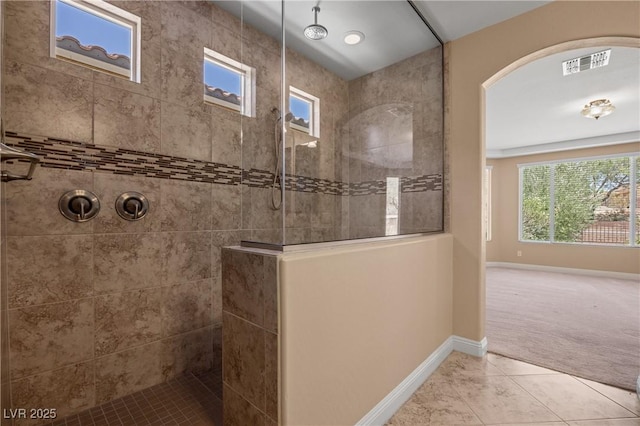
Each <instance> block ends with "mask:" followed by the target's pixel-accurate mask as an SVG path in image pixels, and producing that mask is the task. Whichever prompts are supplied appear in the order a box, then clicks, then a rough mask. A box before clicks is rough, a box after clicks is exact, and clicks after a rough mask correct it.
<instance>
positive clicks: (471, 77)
mask: <svg viewBox="0 0 640 426" xmlns="http://www.w3.org/2000/svg"><path fill="white" fill-rule="evenodd" d="M613 36H626V37H636V38H638V37H640V3H639V2H635V1H629V2H613V1H588V2H586V1H585V2H581V1H556V2H553V3H550V4H548V5H545V6H543V7H540V8H538V9H535V10H533V11H531V12H529V13H526V14H523V15H520V16H517V17H515V18H513V19H510V20H508V21H505V22H502V23H500V24H497V25H494V26H492V27H489V28H486V29H484V30H481V31H478V32H475V33H473V34H470V35H468V36H466V37H463V38H460V39H458V40H455V41H453V42H451V43H448V45H447V48H446V51H447V58H448V70H449V76H448V77H449V78H448V84H449V87H448V88H447V90H448V93H449V99H448V107H447V108H448V115H447V119H446V125H447V132H446V135H447V136H448V138H447V144H448V146H447V150H448V154H449V167H450V168H449V170H450V176H449V182H450V200H449V203H450V214H451V219H450V231H451V233H452V234H453V237H454V239H453V256H454V275H453V291H454V293H453V296H454V299H453V300H454V303H453V311H454V315H453V316H454V318H453V332H454V334H456V335H458V336H464V337H467V338H470V339H473V340H480V339H482V338H483V337H484V325H485V312H484V306H485V303H484V298H485V280H484V265H485V244H484V238H483V235H484V234H483V229H482V228H483V224H482V215H481V211H482V204H481V200H482V173H483V170H484V165H485V149H484V142H483V131H484V129H483V125H484V124H483V123H484V113H483V105H484V100H483V88H482V85H483V83H485V82H486V81H487V80H488V79H490V78H491V77H492V76H494V75H495V74H497V73H499V72H500V71H501V70H503V69H504V68H505V67H508V66H509V65H510V64H512V63H513V62H515V61H518V60H520V59H522V58H524V57H526V56H528V55H532V54H534V53H535V52H538V51H540V50H542V49H547V48H550V47H552V46H555V45H558V44H561V43H567V42H570V41H575V40H581V39H588V38H594V37H613ZM580 46H581V45H580V44H579V43H574V44H572V43H567V44H566V45H565V46H564V47H563V48H559V49H558V50H555V51H554V50H553V49H550V50H549V51H547V52H544V53H542V55H543V56H544V55H546V54H551V53H555V52H557V51H559V50H567V49H570V48H576V47H580Z"/></svg>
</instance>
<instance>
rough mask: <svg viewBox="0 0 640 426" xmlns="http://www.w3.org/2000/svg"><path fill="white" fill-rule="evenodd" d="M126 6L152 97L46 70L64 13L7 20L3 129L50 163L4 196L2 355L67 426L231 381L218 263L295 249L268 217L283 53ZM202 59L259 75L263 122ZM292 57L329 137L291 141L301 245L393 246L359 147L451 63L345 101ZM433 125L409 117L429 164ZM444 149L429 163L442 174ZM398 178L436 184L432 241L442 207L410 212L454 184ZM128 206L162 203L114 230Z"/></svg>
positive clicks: (329, 80) (291, 201) (246, 31)
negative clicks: (207, 98)
mask: <svg viewBox="0 0 640 426" xmlns="http://www.w3.org/2000/svg"><path fill="white" fill-rule="evenodd" d="M114 3H116V4H117V6H118V7H121V8H123V9H125V10H128V11H130V12H132V13H134V14H137V15H139V16H141V17H142V70H141V71H142V83H140V84H137V83H132V82H129V81H127V80H124V79H122V78H119V77H114V76H110V75H107V74H104V73H101V72H97V71H92V70H89V69H87V68H84V67H81V66H78V65H75V64H71V63H68V62H64V61H60V60H56V59H52V58H50V57H49V2H46V1H35V2H24V1H7V2H2V4H3V5H4V6H5V34H6V36H5V43H4V48H5V52H4V59H5V63H4V68H3V75H2V76H3V84H4V88H3V94H4V107H3V113H4V118H5V129H6V130H7V131H8V132H11V136H10V137H9V138H8V140H9V141H10V142H12V143H14V144H16V145H19V146H20V147H21V148H23V149H25V148H28V149H30V150H32V151H37V152H38V153H39V154H40V155H41V157H42V158H43V164H44V167H39V168H38V169H37V171H36V174H35V177H34V179H33V180H32V181H29V182H25V181H17V182H11V183H9V184H7V185H6V187H5V189H6V198H7V201H6V210H7V226H6V231H7V234H8V237H7V240H6V242H7V248H8V250H7V259H8V279H7V280H3V285H6V286H7V287H8V295H7V297H5V298H3V303H8V310H6V312H8V314H9V326H10V329H9V339H3V342H8V343H9V344H10V355H11V361H12V364H11V370H10V375H9V374H6V375H3V380H5V379H7V378H8V377H10V380H11V389H12V391H13V401H12V405H13V407H42V408H46V407H54V408H57V409H58V414H59V415H60V416H62V415H65V414H68V413H73V412H77V411H80V410H82V409H85V408H88V407H90V406H93V405H96V404H99V403H102V402H105V401H108V400H110V399H113V398H116V397H118V396H121V395H125V394H129V393H131V392H133V391H136V390H138V389H141V388H145V387H148V386H151V385H153V384H156V383H158V382H161V381H164V380H167V379H169V378H171V377H174V376H175V375H178V374H181V373H183V372H186V371H199V370H204V369H208V368H211V367H212V366H219V365H220V363H221V357H220V345H221V325H222V307H221V287H220V247H222V246H226V245H235V244H238V243H239V241H240V240H241V239H253V240H257V241H263V242H273V243H281V242H282V216H281V214H282V213H281V212H276V211H273V210H271V209H270V208H269V198H270V197H271V190H270V188H269V182H270V180H271V177H270V175H269V173H271V172H272V171H273V165H274V163H275V153H274V124H275V123H274V120H275V116H274V114H273V113H272V108H273V107H276V106H279V103H280V101H279V96H280V59H281V58H280V53H281V52H280V46H279V45H278V43H277V42H276V41H275V40H273V39H271V38H269V37H267V36H265V35H264V34H261V33H259V32H258V31H257V30H255V29H254V28H252V27H250V26H247V25H243V24H242V23H241V22H240V21H239V20H238V19H236V18H235V17H233V16H231V15H229V14H228V13H227V12H225V11H223V10H220V9H218V8H217V7H216V6H215V5H213V4H211V3H210V2H205V1H201V2H200V1H184V2H147V1H140V2H128V1H117V2H114ZM204 46H206V47H209V48H211V49H213V50H216V51H219V52H220V53H222V54H224V55H227V56H230V57H233V58H238V59H240V60H241V61H243V62H246V63H247V64H249V65H251V66H253V67H255V68H256V72H257V76H258V77H257V83H256V85H257V91H258V94H257V117H256V118H247V117H242V116H240V115H239V114H237V113H235V112H232V111H229V110H226V109H224V108H220V107H217V106H213V105H208V104H204V103H203V100H202V54H203V51H202V48H203V47H204ZM287 55H288V56H287V78H288V81H287V84H291V85H293V86H295V87H297V88H298V89H301V90H304V91H306V92H309V93H312V94H314V95H316V96H318V97H319V98H320V99H321V116H322V120H321V126H322V127H321V137H320V138H319V139H318V146H317V148H309V147H308V146H303V145H300V142H305V139H304V138H303V135H302V134H301V133H297V132H293V131H290V132H288V133H287V144H288V145H287V146H288V147H289V148H287V153H286V158H287V172H288V173H291V174H293V175H297V177H294V178H292V179H291V181H288V182H287V185H288V187H289V188H292V189H296V190H295V191H287V192H286V198H287V201H286V211H285V212H286V216H285V222H286V226H287V236H286V243H289V244H290V243H296V242H302V241H323V240H332V239H336V238H351V237H358V236H367V235H369V234H373V233H376V234H377V235H380V232H382V233H384V232H383V230H384V227H383V225H382V227H381V222H380V220H381V219H380V217H384V195H382V194H383V193H384V188H382V187H381V186H380V182H381V181H382V180H381V179H382V178H383V177H384V176H385V175H384V174H380V173H378V174H376V173H374V172H366V171H365V169H366V168H367V167H372V170H373V169H375V165H376V164H377V163H376V162H375V161H368V160H366V159H367V158H371V152H376V151H375V149H374V150H370V149H369V148H371V147H370V146H368V145H367V142H366V141H365V139H364V138H363V137H362V134H360V136H358V131H364V127H362V126H365V125H366V124H367V123H369V124H370V123H371V121H367V120H371V117H370V114H371V113H367V112H365V111H366V110H373V111H374V112H375V111H377V110H376V108H378V107H379V108H378V110H379V112H380V114H382V113H384V114H388V111H387V110H388V109H389V108H386V107H384V105H388V104H391V105H392V106H393V107H394V108H395V106H402V105H396V104H403V103H409V104H411V105H418V104H419V105H422V104H421V102H425V103H427V102H429V101H430V100H431V99H430V98H429V96H432V94H429V95H424V96H426V98H424V99H423V98H422V97H421V98H420V99H419V100H416V99H415V98H416V93H421V94H424V93H425V90H431V89H432V88H429V87H426V86H428V85H429V84H434V81H430V82H425V83H424V84H422V83H419V82H418V83H407V82H406V81H405V80H406V79H407V77H412V78H416V79H418V80H417V81H422V80H423V79H424V77H423V76H424V74H419V73H418V74H416V73H415V72H416V67H417V69H418V70H420V71H421V72H426V75H428V76H429V78H431V77H433V78H434V79H435V78H436V77H437V72H436V71H435V65H434V68H433V69H431V68H429V67H430V66H431V65H430V64H431V63H430V62H429V61H430V60H433V61H435V57H434V55H435V54H433V53H427V54H424V58H423V57H416V58H417V59H416V58H412V59H409V60H407V61H409V62H408V64H409V66H407V67H406V69H405V68H403V66H402V64H399V65H395V66H391V67H388V68H387V69H385V70H381V71H378V72H376V73H373V74H370V75H368V76H365V77H362V78H360V79H358V80H355V81H353V82H349V83H347V82H346V81H344V80H342V79H340V78H339V77H337V76H335V75H333V74H331V73H330V72H328V71H327V70H325V69H323V68H321V67H320V66H318V65H316V64H314V63H313V62H312V61H310V60H308V59H306V58H305V57H304V56H302V55H299V54H297V53H295V52H287ZM419 56H420V55H419ZM411 61H413V62H411ZM434 63H435V62H434ZM411 70H413V71H411ZM412 73H413V74H412ZM383 78H384V80H382V79H383ZM396 78H400V79H401V81H402V83H401V81H397V84H396V83H394V82H393V79H396ZM416 84H418V86H416ZM365 92H367V93H368V92H370V93H368V94H367V93H365ZM436 92H438V93H439V89H438V90H436ZM421 96H422V95H421ZM433 96H438V95H437V94H436V95H433ZM350 97H352V98H353V100H354V101H353V102H352V104H351V105H350V104H349V101H350ZM412 108H416V107H414V106H412ZM428 108H429V106H428V105H422V106H420V107H418V108H417V109H406V108H404V109H403V108H398V109H397V110H393V111H394V112H395V113H396V115H400V117H399V120H400V121H397V120H396V121H394V122H395V123H396V124H397V123H400V124H399V125H400V126H403V125H406V124H407V123H408V122H409V121H410V122H411V126H412V131H413V132H414V135H421V136H420V138H419V139H416V142H415V145H414V146H413V147H412V149H413V156H414V158H417V157H418V156H419V155H423V153H424V152H425V151H426V150H428V149H431V148H430V145H429V144H431V143H433V144H435V140H436V139H435V138H436V137H438V134H437V132H438V130H437V129H436V126H437V123H436V122H435V121H433V120H436V119H435V118H428V119H425V120H426V121H425V122H424V123H423V122H422V121H420V120H422V119H420V120H419V119H418V117H420V116H421V114H422V113H423V112H429V111H431V110H428ZM432 108H437V107H435V106H434V107H432ZM407 113H410V114H411V117H412V118H411V120H408V118H407V117H406V115H407ZM360 114H362V115H360ZM403 114H404V115H403ZM434 114H435V112H434ZM354 117H355V118H356V119H355V121H354V120H351V118H354ZM378 118H379V119H381V118H380V117H378ZM396 118H398V117H396ZM393 120H395V119H393ZM428 120H431V121H429V122H428V123H427V121H428ZM383 122H384V121H383ZM354 123H355V124H354ZM358 123H359V124H358ZM421 123H422V124H421ZM392 124H393V123H390V125H392ZM357 125H360V126H361V127H360V129H358V128H357ZM354 126H355V127H354ZM351 134H353V135H355V136H356V137H355V138H351V137H350V136H351ZM241 135H242V141H241ZM295 137H297V138H298V139H296V140H294V138H295ZM414 139H415V137H414ZM417 145H419V146H417ZM434 146H435V145H434ZM438 149H440V146H435V148H434V150H435V152H434V153H433V154H429V155H432V156H433V159H434V161H435V159H439V154H438V152H439V151H437V150H438ZM38 150H40V151H38ZM294 151H295V154H294ZM369 151H371V152H369ZM427 152H428V151H427ZM387 154H388V155H390V156H393V152H392V151H388V153H387ZM376 155H379V154H376ZM363 159H364V160H363ZM14 166H18V165H14ZM385 167H386V168H390V169H393V170H391V171H393V173H396V172H397V173H400V172H402V173H404V174H399V175H400V176H417V175H424V176H422V177H420V178H419V179H417V180H416V179H414V180H411V179H409V180H408V181H407V182H406V184H407V186H406V189H407V193H406V194H405V193H403V195H402V197H403V201H402V204H403V206H407V209H406V210H405V211H406V213H403V214H406V215H408V216H407V217H406V218H405V219H406V220H405V222H404V223H405V224H406V226H405V228H404V229H403V230H409V229H418V228H420V226H421V225H419V224H418V223H421V222H416V225H415V226H414V225H410V223H411V222H410V220H414V218H416V217H417V218H420V217H427V216H425V214H426V213H428V212H429V209H431V208H432V207H426V210H425V206H423V205H421V206H420V213H419V214H418V215H416V214H414V211H413V210H410V209H409V208H408V206H411V205H412V203H416V205H417V203H423V202H425V201H428V202H430V201H432V200H430V199H426V200H422V199H421V200H415V201H413V200H411V198H415V197H427V198H429V197H435V198H438V197H441V192H442V191H441V189H438V185H440V186H441V174H440V173H441V170H440V169H438V167H436V166H433V167H431V165H430V163H428V162H427V163H425V164H422V163H420V167H418V166H416V165H412V166H411V167H409V168H407V167H405V166H404V165H403V166H402V167H396V166H388V165H385ZM396 169H397V170H396ZM400 169H401V170H400ZM387 171H388V172H389V173H390V172H391V171H390V170H387ZM432 174H433V176H432ZM430 176H431V177H430ZM241 181H242V183H243V184H242V185H240V184H239V183H240V182H241ZM359 182H363V184H362V185H361V184H360V183H359ZM438 182H439V183H438ZM427 187H428V188H427ZM354 188H355V189H354ZM361 188H364V189H361ZM376 188H377V189H376ZM411 188H417V190H418V191H419V192H420V193H421V194H422V195H417V193H416V194H409V192H410V191H411ZM72 189H88V190H91V191H93V192H95V194H96V195H97V196H98V198H99V199H100V201H101V203H102V210H101V212H100V214H99V216H98V217H97V218H95V219H93V220H91V221H90V222H87V223H82V224H78V223H72V222H69V221H67V220H66V219H64V218H63V217H62V216H61V215H60V213H59V212H58V207H57V202H58V199H59V197H60V195H62V194H63V193H64V192H66V191H68V190H72ZM125 191H138V192H141V193H143V194H144V195H145V196H147V197H148V199H149V200H150V203H151V209H150V213H149V214H148V217H146V218H145V219H143V220H141V221H139V222H126V221H124V220H122V219H120V217H119V216H117V214H116V213H115V210H114V208H113V204H114V202H115V199H116V197H117V196H118V195H119V194H121V193H122V192H125ZM430 193H434V194H430ZM349 194H351V196H347V195H349ZM361 194H366V195H361ZM427 194H430V195H427ZM414 195H415V197H414ZM354 200H355V201H354ZM432 204H433V203H432ZM350 207H351V208H350ZM436 207H437V209H438V210H439V206H438V205H437V203H436ZM436 207H434V208H436ZM381 209H382V210H381ZM417 211H418V209H417V208H416V212H417ZM372 212H375V213H373V214H372ZM425 212H426V213H425ZM374 214H375V215H376V216H375V217H374ZM358 217H361V218H362V219H363V220H365V222H364V223H363V224H362V226H361V225H360V224H359V223H358V222H357V220H356V218H358ZM434 218H437V212H434V214H433V215H431V216H429V220H435V219H434ZM401 223H402V222H401ZM3 224H4V223H3ZM350 227H351V228H352V229H353V232H351V230H350V229H349V228H350ZM2 231H3V232H4V231H5V228H4V227H3V229H2ZM4 324H6V322H4ZM6 365H7V363H3V366H6Z"/></svg>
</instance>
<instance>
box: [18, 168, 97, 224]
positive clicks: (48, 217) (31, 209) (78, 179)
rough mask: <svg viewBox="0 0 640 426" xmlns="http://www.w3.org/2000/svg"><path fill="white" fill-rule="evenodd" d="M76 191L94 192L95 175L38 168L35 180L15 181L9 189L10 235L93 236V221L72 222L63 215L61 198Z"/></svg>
mask: <svg viewBox="0 0 640 426" xmlns="http://www.w3.org/2000/svg"><path fill="white" fill-rule="evenodd" d="M34 188H38V190H34ZM73 189H86V190H89V191H92V190H93V173H90V172H78V171H68V170H55V169H49V168H43V167H38V168H37V169H36V171H35V173H34V175H33V180H30V181H15V182H12V183H11V185H7V187H6V199H7V234H8V235H47V234H85V233H90V232H91V226H92V224H91V221H89V222H84V223H77V222H71V221H70V220H68V219H66V218H65V217H64V216H62V214H60V211H59V208H58V201H59V200H60V197H61V196H62V195H63V194H64V193H65V192H67V191H71V190H73ZM101 205H102V204H101Z"/></svg>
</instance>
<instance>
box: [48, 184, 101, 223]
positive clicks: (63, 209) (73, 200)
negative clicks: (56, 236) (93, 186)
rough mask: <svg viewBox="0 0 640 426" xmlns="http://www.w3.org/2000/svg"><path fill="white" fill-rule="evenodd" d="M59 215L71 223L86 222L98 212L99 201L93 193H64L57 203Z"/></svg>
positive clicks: (81, 191)
mask: <svg viewBox="0 0 640 426" xmlns="http://www.w3.org/2000/svg"><path fill="white" fill-rule="evenodd" d="M58 209H59V210H60V213H62V215H63V216H64V217H66V218H67V219H69V220H71V221H73V222H86V221H88V220H91V219H93V218H94V217H95V216H96V215H97V214H98V212H99V211H100V201H98V197H96V196H95V194H94V193H93V192H90V191H87V190H85V189H74V190H73V191H68V192H65V193H64V194H63V195H62V197H60V201H58Z"/></svg>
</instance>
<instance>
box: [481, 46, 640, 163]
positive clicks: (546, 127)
mask: <svg viewBox="0 0 640 426" xmlns="http://www.w3.org/2000/svg"><path fill="white" fill-rule="evenodd" d="M605 48H606V47H600V48H586V49H576V50H572V51H566V52H562V53H557V54H555V55H551V56H547V57H545V58H542V59H538V60H537V61H535V62H532V63H530V64H527V65H526V66H524V67H521V68H519V69H517V70H515V71H513V72H511V73H510V74H508V75H507V76H505V77H503V78H502V79H500V80H499V81H498V82H497V83H495V84H494V85H493V86H491V87H490V88H489V89H488V90H487V93H486V100H487V109H486V111H487V114H486V120H487V121H486V142H487V156H488V157H490V158H499V157H508V156H516V155H523V154H533V153H538V152H550V151H557V150H565V149H574V148H581V147H582V148H586V147H591V146H601V145H608V144H615V143H625V142H635V141H638V140H640V49H637V48H630V47H613V48H611V57H610V60H609V65H607V66H606V67H602V68H595V69H591V70H587V71H582V72H580V73H578V74H572V75H568V76H563V75H562V62H563V61H565V60H568V59H573V58H577V57H582V56H585V55H589V54H591V53H596V52H599V51H602V50H604V49H605ZM603 98H606V99H609V100H610V101H611V102H612V103H613V105H614V106H615V107H616V110H615V111H614V112H613V113H612V114H611V115H608V116H606V117H601V118H600V119H598V120H595V119H592V118H585V117H583V116H582V114H581V113H580V111H581V110H582V108H583V107H584V106H585V105H586V104H588V103H589V102H591V101H593V100H596V99H603Z"/></svg>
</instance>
